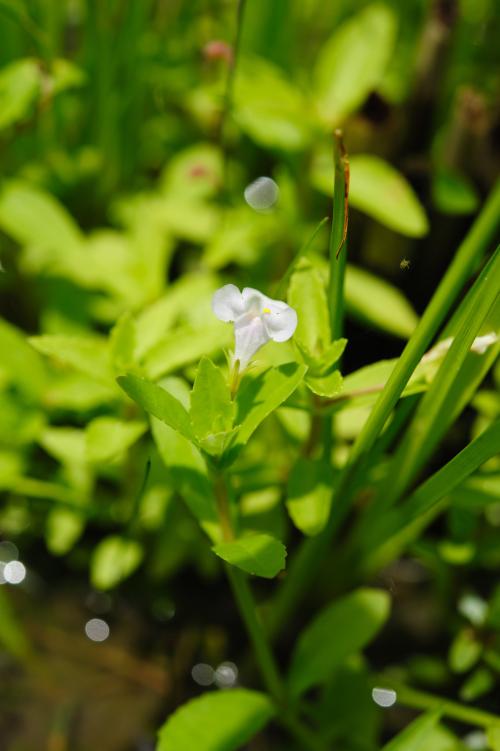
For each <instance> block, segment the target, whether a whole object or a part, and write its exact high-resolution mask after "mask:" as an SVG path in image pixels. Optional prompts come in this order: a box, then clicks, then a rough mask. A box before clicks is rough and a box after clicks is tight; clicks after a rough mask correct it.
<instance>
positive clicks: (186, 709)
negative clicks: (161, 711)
mask: <svg viewBox="0 0 500 751" xmlns="http://www.w3.org/2000/svg"><path fill="white" fill-rule="evenodd" d="M274 713H275V710H274V706H273V704H272V702H271V700H270V699H269V697H267V696H266V695H265V694H261V693H258V692H256V691H249V690H247V689H243V688H237V689H233V690H231V691H220V692H217V693H205V694H203V695H202V696H199V697H197V698H196V699H191V701H189V702H187V704H183V705H182V706H181V707H180V708H179V709H177V710H176V711H175V712H174V713H173V714H172V715H171V716H170V717H169V718H168V720H167V721H166V723H165V724H164V725H163V727H162V728H161V729H160V732H159V736H158V751H193V749H196V751H237V749H240V748H242V747H243V746H244V745H245V744H246V743H247V741H249V740H250V738H252V736H254V735H255V734H256V733H258V732H259V730H262V728H263V727H265V725H266V724H267V723H268V722H269V720H270V719H271V717H273V715H274Z"/></svg>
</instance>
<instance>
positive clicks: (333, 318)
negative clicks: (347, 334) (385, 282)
mask: <svg viewBox="0 0 500 751" xmlns="http://www.w3.org/2000/svg"><path fill="white" fill-rule="evenodd" d="M333 160H334V166H335V183H334V186H333V210H332V228H331V232H330V246H329V256H330V286H329V290H328V304H329V307H330V328H331V338H332V341H335V340H336V339H340V337H341V336H342V324H343V318H344V274H345V262H346V252H345V248H344V243H345V237H346V232H347V195H348V191H349V163H348V161H347V155H346V152H345V149H344V144H343V141H342V131H341V130H336V131H335V140H334V148H333Z"/></svg>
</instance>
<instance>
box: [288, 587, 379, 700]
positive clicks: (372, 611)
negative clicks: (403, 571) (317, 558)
mask: <svg viewBox="0 0 500 751" xmlns="http://www.w3.org/2000/svg"><path fill="white" fill-rule="evenodd" d="M389 607H390V599H389V596H388V595H387V593H386V592H383V591H382V590H376V589H358V590H356V591H354V592H353V593H352V594H349V595H346V596H345V597H343V598H340V599H339V600H337V601H336V602H334V603H333V604H332V605H329V606H328V607H327V608H325V609H324V610H323V611H321V612H320V613H319V615H317V616H316V618H315V619H314V620H313V621H312V623H310V624H309V625H308V626H307V627H306V628H305V629H304V631H303V632H302V634H301V635H300V637H299V639H298V641H297V644H296V646H295V648H294V651H293V655H292V661H291V667H290V675H289V679H288V680H289V685H290V690H291V691H292V693H293V695H294V696H299V695H300V694H301V693H303V692H304V691H306V690H307V689H308V688H310V687H311V686H315V685H317V684H318V683H324V682H325V681H326V680H327V679H328V678H329V677H330V676H331V675H332V673H333V672H334V670H335V669H336V668H337V667H338V666H339V665H340V664H341V663H342V662H343V661H344V660H345V659H346V658H347V657H349V656H350V655H352V654H354V653H356V652H358V651H359V650H361V649H363V647H365V646H366V645H367V644H369V643H370V642H371V641H372V639H373V638H374V637H375V636H376V634H377V632H378V631H379V629H380V628H381V627H382V626H383V624H384V623H385V621H386V620H387V618H388V616H389Z"/></svg>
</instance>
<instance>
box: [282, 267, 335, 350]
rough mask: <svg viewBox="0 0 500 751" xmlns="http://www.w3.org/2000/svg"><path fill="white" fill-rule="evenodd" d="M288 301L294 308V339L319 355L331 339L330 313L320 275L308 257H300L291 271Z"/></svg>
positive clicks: (302, 347) (301, 346) (301, 345)
mask: <svg viewBox="0 0 500 751" xmlns="http://www.w3.org/2000/svg"><path fill="white" fill-rule="evenodd" d="M288 302H289V303H290V305H291V306H292V308H295V310H296V311H297V317H298V323H297V328H296V330H295V334H294V337H295V339H296V341H297V343H298V344H299V346H300V348H301V349H304V350H305V351H306V352H308V353H310V354H311V355H312V356H313V357H316V358H319V357H320V356H321V355H322V353H323V352H324V351H325V349H326V348H327V347H328V346H329V344H330V341H331V333H330V317H329V313H328V303H327V299H326V288H325V285H324V283H323V279H322V277H321V274H320V273H319V271H318V270H317V269H316V268H314V266H313V265H312V264H311V262H310V261H309V260H307V259H301V260H300V261H299V263H298V264H297V266H296V268H295V271H294V272H293V274H292V278H291V280H290V285H289V288H288Z"/></svg>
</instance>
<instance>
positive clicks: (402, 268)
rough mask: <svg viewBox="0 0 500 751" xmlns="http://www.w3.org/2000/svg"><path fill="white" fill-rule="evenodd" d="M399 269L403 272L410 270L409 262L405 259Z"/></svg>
mask: <svg viewBox="0 0 500 751" xmlns="http://www.w3.org/2000/svg"><path fill="white" fill-rule="evenodd" d="M399 268H400V269H401V271H406V270H407V269H409V268H410V262H409V260H408V259H407V258H403V259H402V260H401V263H400V264H399Z"/></svg>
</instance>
